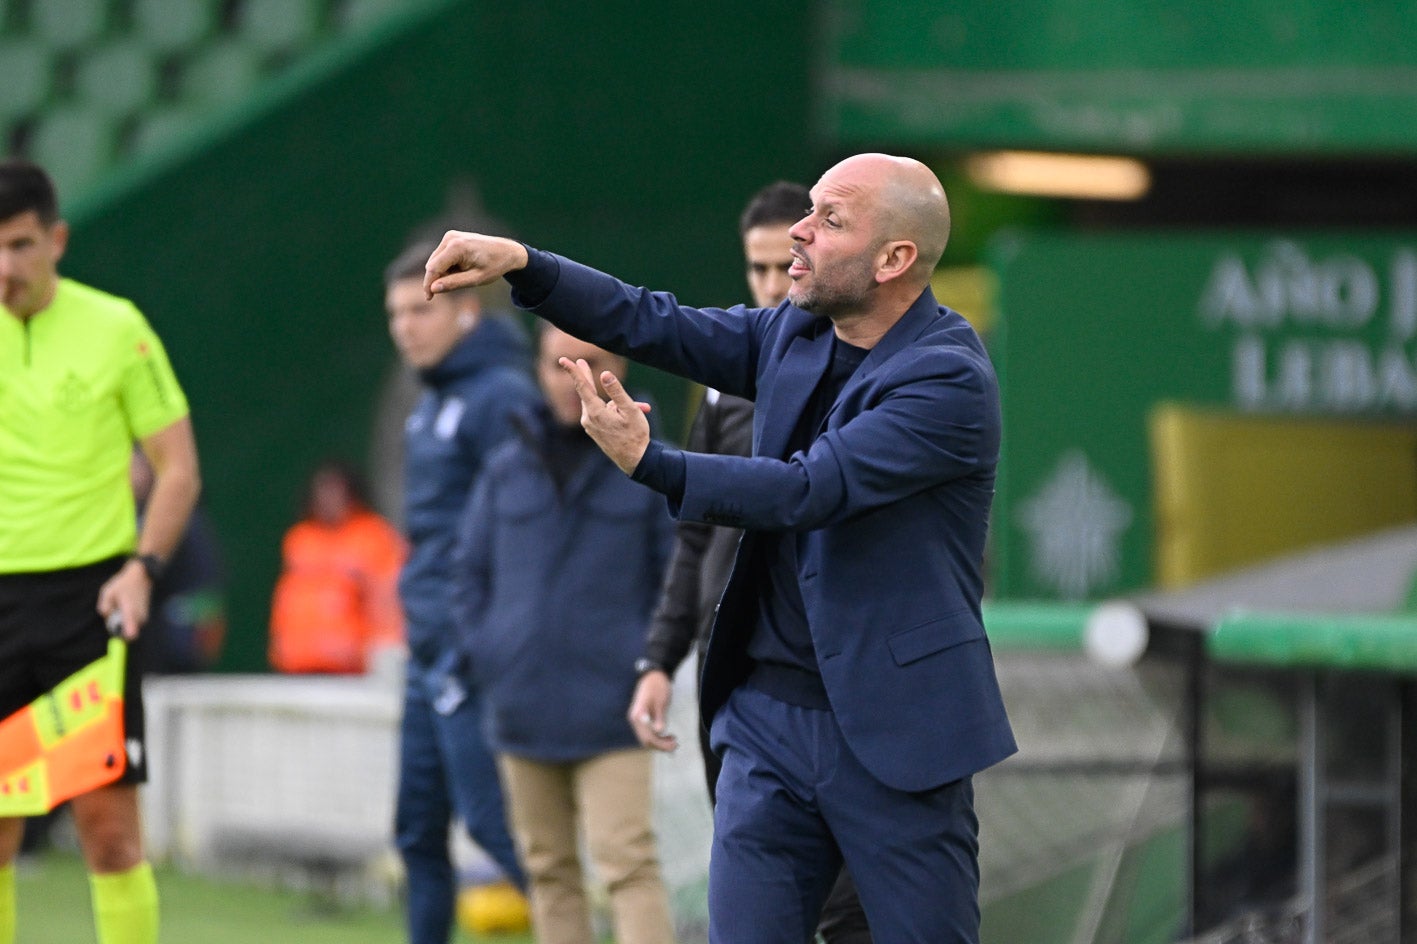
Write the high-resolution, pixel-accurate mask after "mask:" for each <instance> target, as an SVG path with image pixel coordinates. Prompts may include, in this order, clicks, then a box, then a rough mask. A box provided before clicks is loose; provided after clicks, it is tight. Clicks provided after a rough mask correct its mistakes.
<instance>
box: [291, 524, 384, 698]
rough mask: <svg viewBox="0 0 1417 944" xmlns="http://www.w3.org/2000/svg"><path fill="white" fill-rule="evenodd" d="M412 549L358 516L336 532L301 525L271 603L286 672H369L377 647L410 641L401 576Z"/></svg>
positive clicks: (322, 526)
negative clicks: (400, 597)
mask: <svg viewBox="0 0 1417 944" xmlns="http://www.w3.org/2000/svg"><path fill="white" fill-rule="evenodd" d="M406 554H407V547H406V545H405V544H404V541H403V538H402V537H400V536H399V533H398V532H397V531H395V530H394V528H393V526H392V525H390V524H389V523H388V522H387V521H385V520H384V519H383V518H381V517H380V516H379V515H377V514H375V513H374V512H372V511H357V512H355V513H354V514H352V515H351V516H350V517H349V518H347V519H346V520H345V521H344V522H343V523H341V524H339V525H336V526H334V527H330V526H328V525H325V524H321V523H319V522H316V521H308V520H307V521H301V522H300V523H298V524H296V525H295V526H294V527H292V528H291V529H290V530H289V531H287V532H286V535H285V540H284V541H283V542H282V545H281V556H282V559H283V562H284V568H283V570H282V572H281V575H280V579H279V580H278V581H277V582H276V587H275V594H274V596H273V598H272V600H271V639H270V660H271V665H272V667H274V668H275V669H276V670H277V671H279V672H333V673H357V672H363V671H365V669H366V668H367V666H368V661H369V654H370V652H371V651H373V650H374V649H376V648H380V647H382V646H388V645H398V644H401V643H402V642H403V639H404V631H403V614H402V612H401V611H400V609H399V603H398V574H399V568H400V567H402V566H403V561H404V557H405V556H406Z"/></svg>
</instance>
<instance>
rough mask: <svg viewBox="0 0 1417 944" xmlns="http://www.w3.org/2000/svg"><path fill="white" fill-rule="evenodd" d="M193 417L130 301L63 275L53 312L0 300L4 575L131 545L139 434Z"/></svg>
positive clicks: (0, 554)
mask: <svg viewBox="0 0 1417 944" xmlns="http://www.w3.org/2000/svg"><path fill="white" fill-rule="evenodd" d="M186 415H187V398H186V396H184V395H183V393H182V388H181V387H180V386H178V384H177V378H176V377H175V376H174V375H173V373H172V365H171V364H170V363H169V362H168V359H167V352H166V351H164V350H163V347H162V343H161V342H160V341H159V340H158V338H157V335H156V334H154V333H153V330H152V328H151V327H150V326H149V325H148V323H147V320H146V319H144V318H143V316H142V313H141V312H139V311H138V309H137V308H136V307H134V305H133V303H132V302H129V301H127V300H125V299H122V298H115V297H114V296H112V295H108V294H105V293H104V292H100V291H98V290H97V289H93V288H89V287H88V286H86V285H81V284H79V283H78V282H74V281H72V280H70V279H60V280H59V283H58V286H57V287H56V289H55V293H54V300H53V301H52V302H51V303H50V304H49V307H48V308H45V309H44V310H43V311H40V312H37V313H36V314H35V315H33V316H32V317H31V318H30V319H29V320H28V321H21V320H20V319H18V318H16V317H15V316H14V315H11V314H10V313H9V312H8V311H5V310H4V309H3V308H0V573H26V572H32V571H50V570H60V569H63V568H67V567H79V566H82V565H84V564H91V563H93V562H94V561H99V560H103V559H104V558H107V557H113V556H115V555H118V554H126V553H129V552H131V551H132V550H133V548H134V546H135V544H136V542H137V521H136V517H135V512H134V507H133V492H132V488H131V486H130V485H129V482H128V463H129V457H130V455H131V452H132V448H133V442H134V440H137V439H142V438H144V437H146V436H149V435H151V434H152V433H155V432H158V431H159V430H162V429H165V428H166V427H168V426H170V425H172V424H173V423H175V422H176V421H178V420H180V419H182V417H184V416H186Z"/></svg>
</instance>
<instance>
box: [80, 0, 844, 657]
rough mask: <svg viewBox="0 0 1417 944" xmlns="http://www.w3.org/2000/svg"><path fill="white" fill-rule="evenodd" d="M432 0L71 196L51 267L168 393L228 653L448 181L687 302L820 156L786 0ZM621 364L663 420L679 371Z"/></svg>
mask: <svg viewBox="0 0 1417 944" xmlns="http://www.w3.org/2000/svg"><path fill="white" fill-rule="evenodd" d="M441 6H442V7H444V8H446V9H444V10H442V11H440V12H439V15H436V16H426V17H423V18H422V21H421V22H420V21H419V20H418V19H417V18H415V19H413V20H410V21H405V22H404V23H403V24H402V25H401V26H400V27H399V28H398V29H397V30H395V31H394V32H393V33H391V34H388V35H386V36H385V37H384V38H383V40H382V41H380V42H377V43H373V44H370V45H369V48H367V49H364V50H355V51H353V52H351V51H349V50H345V51H343V52H342V53H341V54H339V55H337V56H335V57H333V58H332V59H329V60H327V61H325V62H322V63H318V64H316V65H315V66H312V67H310V68H307V69H306V70H305V72H304V74H303V75H301V76H297V77H295V78H293V79H290V80H288V81H286V82H285V83H284V84H283V86H281V87H279V88H277V89H276V90H274V92H272V93H271V95H270V96H269V97H268V99H267V101H266V102H265V103H264V104H262V105H261V106H259V107H256V108H253V109H252V110H251V111H249V112H248V113H247V114H246V115H244V116H238V118H236V119H233V120H229V121H227V122H226V124H225V126H224V127H223V128H222V129H219V130H217V131H215V132H214V133H213V134H212V136H211V137H210V139H209V140H208V141H207V142H206V144H205V145H204V146H202V147H198V148H195V149H194V150H193V151H192V152H191V153H190V156H188V157H186V158H184V159H181V160H175V161H172V162H170V163H169V164H168V165H167V166H165V167H157V166H154V167H150V168H148V169H147V170H146V171H141V172H139V173H137V174H135V175H133V176H132V177H130V178H129V179H128V180H127V181H126V182H122V183H120V185H119V186H117V187H116V189H111V190H109V191H108V192H106V193H104V194H102V195H101V196H100V197H99V198H98V199H96V200H93V201H90V202H89V203H88V204H85V205H83V206H81V207H79V208H78V212H76V213H75V214H74V223H75V231H74V236H73V240H72V246H71V253H70V255H69V257H68V259H67V260H66V262H65V270H66V272H67V273H68V274H70V275H72V276H74V277H76V278H79V279H81V280H85V281H90V282H92V283H94V284H96V285H98V286H101V287H103V288H105V289H107V290H109V291H112V292H115V293H118V294H121V295H126V296H129V297H131V298H133V299H135V300H136V301H137V302H138V303H139V305H140V306H141V307H142V308H143V309H144V310H145V311H146V312H147V313H148V315H149V317H150V318H151V319H152V321H153V323H154V324H155V325H156V327H157V329H158V331H159V333H160V334H161V335H162V337H163V338H164V339H165V341H166V343H167V345H168V347H169V348H170V350H171V353H172V357H173V360H174V362H175V363H176V366H177V369H178V371H179V373H180V375H181V377H182V380H183V382H184V385H185V386H186V388H187V391H188V394H189V396H190V398H191V401H192V405H193V418H194V422H195V424H196V428H197V434H198V440H199V444H200V448H201V451H202V460H203V470H204V474H205V479H206V502H207V504H208V507H209V508H210V511H211V513H212V516H213V518H214V519H215V522H216V525H217V527H218V529H219V531H220V534H221V537H222V540H223V544H224V547H225V551H226V554H227V556H228V558H229V561H230V566H231V570H232V575H231V617H232V631H231V638H230V640H229V644H228V647H227V653H226V656H225V658H224V660H223V666H224V667H225V668H227V669H234V670H250V669H258V668H261V667H263V666H264V664H265V624H266V616H267V606H268V601H269V592H270V587H271V584H272V581H273V579H274V577H275V575H276V572H277V568H278V553H279V552H278V546H279V541H280V537H281V534H282V532H283V530H284V529H285V527H287V526H288V525H289V524H290V522H291V520H292V516H293V514H294V509H295V505H296V500H297V495H298V493H299V492H300V489H301V487H302V483H303V481H304V478H305V476H306V474H307V472H308V470H309V468H310V467H311V466H312V464H313V463H314V462H315V461H316V459H317V458H319V457H321V456H323V455H325V454H328V453H339V454H343V455H347V456H351V457H354V458H356V459H360V458H362V457H364V456H365V455H366V454H367V446H368V442H369V435H370V426H371V417H372V413H373V409H374V406H375V401H376V398H377V394H378V387H379V384H380V383H381V381H382V379H383V378H384V376H385V373H386V371H387V369H388V367H389V363H390V359H391V353H390V347H389V343H388V339H387V337H386V335H385V332H384V324H383V317H382V312H381V294H382V285H381V280H380V272H381V270H382V268H383V266H384V264H385V263H386V262H387V261H388V259H389V258H390V257H392V255H393V254H394V253H396V252H397V251H398V249H399V248H400V247H401V245H402V244H403V242H404V240H405V237H406V236H407V235H408V234H409V232H410V231H411V230H412V229H413V228H414V227H416V226H417V225H418V224H419V223H421V222H423V221H425V220H427V219H428V218H430V217H432V216H435V215H437V214H438V213H439V211H440V210H441V209H442V207H443V205H444V199H445V195H446V192H447V189H448V187H449V185H450V184H451V183H453V182H456V181H459V180H473V181H475V182H476V184H477V186H478V188H479V189H480V191H481V194H482V198H483V201H484V202H485V204H486V206H487V208H488V209H489V210H490V211H491V212H492V213H493V214H495V215H496V216H498V217H501V218H502V219H504V220H506V221H507V222H508V223H510V224H511V225H512V226H513V227H514V228H515V230H516V231H517V232H518V233H519V234H520V235H521V236H522V237H523V238H525V239H527V240H528V241H530V242H532V243H534V244H536V245H540V246H544V247H546V248H551V249H555V250H558V251H562V252H565V253H567V254H569V255H572V256H575V257H577V258H579V259H582V260H584V261H586V262H589V263H591V264H594V265H597V266H600V267H602V268H606V269H608V270H610V271H613V272H615V273H616V274H618V275H621V276H622V277H624V278H626V279H628V280H631V281H635V282H640V283H645V284H651V285H653V286H655V287H658V288H667V289H672V290H674V291H675V292H676V293H678V294H679V296H680V297H681V298H683V299H684V300H685V301H689V302H695V303H703V304H708V303H730V302H736V301H738V300H740V299H741V298H742V297H743V295H744V291H745V290H744V288H743V281H742V275H741V257H740V250H739V247H738V243H737V235H736V219H737V214H738V211H739V209H740V208H741V205H742V203H743V201H744V199H745V198H746V197H747V196H748V195H749V194H750V193H751V192H752V191H753V190H754V189H756V188H757V187H758V186H760V185H761V184H763V183H766V182H767V181H769V180H771V179H773V178H776V177H784V176H785V177H797V178H800V179H807V178H809V177H815V176H816V174H817V173H818V172H819V171H820V170H821V164H822V160H821V155H820V153H819V151H820V149H819V148H817V147H816V146H815V145H814V144H813V142H811V141H810V140H808V138H807V135H806V132H805V129H806V127H807V124H808V122H807V112H808V101H809V94H808V92H809V87H808V86H809V78H808V58H809V56H808V48H807V44H806V43H805V42H804V39H803V34H804V32H805V30H804V24H803V17H802V13H801V10H800V9H799V8H794V7H789V6H786V5H777V4H762V3H755V2H741V0H733V2H725V3H718V4H714V5H712V6H711V7H703V6H702V5H700V4H692V3H686V2H671V3H668V4H657V5H653V6H644V5H641V4H633V5H632V4H629V3H597V4H550V3H544V2H542V3H519V4H500V3H491V2H481V0H477V2H471V0H470V2H463V3H447V4H442V5H441ZM638 382H639V383H641V384H645V383H649V384H650V385H651V386H652V387H653V388H654V390H655V394H656V396H657V398H658V399H659V401H660V404H661V407H662V409H663V411H664V412H663V415H664V417H665V418H666V419H667V420H668V421H669V423H668V425H669V428H670V431H671V432H677V430H678V427H679V423H678V420H679V418H680V417H681V416H682V415H683V409H684V407H683V388H682V386H681V385H680V384H678V383H677V382H674V383H669V382H666V381H665V379H664V378H659V377H655V378H651V377H648V376H646V375H643V374H642V375H640V377H639V378H638Z"/></svg>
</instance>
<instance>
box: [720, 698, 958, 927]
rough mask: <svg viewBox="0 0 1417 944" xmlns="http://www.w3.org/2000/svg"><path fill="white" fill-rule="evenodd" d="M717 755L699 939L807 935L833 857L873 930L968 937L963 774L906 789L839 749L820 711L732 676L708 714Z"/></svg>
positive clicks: (831, 875)
mask: <svg viewBox="0 0 1417 944" xmlns="http://www.w3.org/2000/svg"><path fill="white" fill-rule="evenodd" d="M711 740H712V745H713V748H714V750H715V751H716V752H717V753H718V754H719V755H720V756H721V757H722V759H723V770H722V773H721V774H720V775H719V781H718V805H717V807H716V808H715V811H714V837H713V855H712V859H711V862H710V867H709V941H710V944H806V942H809V941H811V940H812V935H813V934H814V933H815V931H816V927H817V920H818V916H819V914H820V913H821V909H822V904H823V902H824V901H825V900H826V897H827V894H828V892H829V891H830V889H831V886H832V883H833V881H834V880H835V879H836V876H837V873H838V871H839V870H840V868H841V864H842V861H843V859H844V860H845V862H846V865H847V868H848V869H849V870H850V872H851V875H852V877H853V878H854V879H855V880H856V886H857V890H858V891H859V893H860V896H861V903H862V905H863V907H864V908H865V911H866V919H867V921H868V922H869V924H870V926H871V933H872V935H873V937H874V938H875V939H876V940H877V941H885V942H890V944H977V942H978V940H979V842H978V835H979V822H978V819H977V818H976V817H975V814H974V787H973V782H972V780H971V779H970V778H968V777H966V778H963V779H961V780H956V781H953V782H951V783H947V784H945V785H943V786H940V787H935V788H933V789H929V790H923V791H919V792H905V791H901V790H896V789H893V788H891V787H887V786H885V785H884V784H882V783H881V782H880V781H879V780H877V779H876V778H875V777H873V776H872V775H871V774H870V773H869V772H867V770H866V769H865V768H864V767H862V766H861V763H860V762H859V761H858V760H857V759H856V757H855V755H853V754H852V752H851V749H850V748H849V747H847V745H846V741H845V740H844V739H843V738H842V736H841V731H840V729H839V728H838V727H837V724H836V717H835V715H834V714H833V713H832V712H831V711H823V710H816V709H811V708H799V707H797V706H794V705H789V704H786V703H785V702H782V701H779V700H777V699H775V698H773V697H772V696H769V695H766V694H764V693H762V692H759V691H756V690H754V689H752V688H748V687H745V686H740V687H739V688H737V689H736V690H735V691H734V692H733V694H732V695H731V696H730V698H729V700H728V702H727V703H726V704H725V705H724V706H723V708H721V709H720V710H719V712H718V714H717V715H716V716H715V717H714V720H713V728H712V733H711Z"/></svg>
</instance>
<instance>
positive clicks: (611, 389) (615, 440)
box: [557, 357, 650, 475]
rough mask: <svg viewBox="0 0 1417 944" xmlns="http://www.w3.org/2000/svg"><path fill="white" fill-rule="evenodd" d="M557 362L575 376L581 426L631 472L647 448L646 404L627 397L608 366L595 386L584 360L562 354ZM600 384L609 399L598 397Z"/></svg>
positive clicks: (618, 464)
mask: <svg viewBox="0 0 1417 944" xmlns="http://www.w3.org/2000/svg"><path fill="white" fill-rule="evenodd" d="M557 363H558V364H560V365H561V369H562V370H565V371H567V372H568V373H570V375H571V376H572V377H574V378H575V381H576V393H577V394H579V395H580V398H581V426H582V427H583V428H584V429H585V431H586V432H587V433H589V434H590V438H591V439H593V440H595V444H596V445H597V446H599V447H600V450H601V452H604V453H605V454H606V455H607V456H609V457H610V460H611V461H612V462H614V463H615V464H616V465H617V466H619V467H620V471H622V472H624V473H625V474H626V475H629V474H630V473H632V472H634V471H635V466H637V465H639V464H640V460H641V459H642V458H644V454H645V450H646V449H648V448H649V420H647V419H645V414H646V413H648V412H649V409H650V407H649V404H648V403H637V402H635V401H634V400H632V399H630V395H629V394H628V393H626V392H625V388H624V387H623V386H621V384H620V380H619V378H618V377H616V376H615V375H614V374H612V373H611V372H610V371H608V370H605V371H601V373H600V388H597V387H596V385H595V378H594V377H592V376H591V373H590V365H589V364H587V363H586V362H585V361H584V360H576V361H572V360H571V359H570V358H568V357H563V358H561V359H560V360H558V361H557ZM601 388H603V389H604V390H605V393H606V394H607V395H608V396H609V398H610V399H608V400H606V399H604V398H602V397H601V395H600V389H601Z"/></svg>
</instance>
